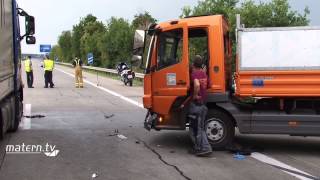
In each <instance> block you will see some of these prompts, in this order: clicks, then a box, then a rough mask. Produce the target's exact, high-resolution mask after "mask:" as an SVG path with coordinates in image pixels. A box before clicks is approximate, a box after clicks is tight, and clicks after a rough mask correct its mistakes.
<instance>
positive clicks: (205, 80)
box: [191, 70, 208, 103]
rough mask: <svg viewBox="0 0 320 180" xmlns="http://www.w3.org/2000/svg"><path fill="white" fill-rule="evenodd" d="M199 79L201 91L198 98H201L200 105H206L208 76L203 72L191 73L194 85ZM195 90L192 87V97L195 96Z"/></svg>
mask: <svg viewBox="0 0 320 180" xmlns="http://www.w3.org/2000/svg"><path fill="white" fill-rule="evenodd" d="M195 79H198V80H199V82H200V91H199V94H198V96H200V97H201V98H200V100H199V103H204V102H206V100H207V88H208V76H207V74H206V73H205V72H203V71H202V70H193V71H192V73H191V83H192V84H193V82H194V80H195ZM193 91H194V88H193V86H192V89H191V95H192V96H193Z"/></svg>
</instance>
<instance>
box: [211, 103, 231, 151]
mask: <svg viewBox="0 0 320 180" xmlns="http://www.w3.org/2000/svg"><path fill="white" fill-rule="evenodd" d="M205 131H206V134H207V137H208V140H209V143H210V144H211V146H212V148H213V149H216V150H222V149H225V148H226V147H227V146H228V145H230V144H231V143H232V142H233V138H234V133H235V126H234V123H233V121H232V119H231V117H230V116H229V115H228V114H226V113H224V112H223V111H221V110H218V109H209V110H208V114H207V120H206V125H205Z"/></svg>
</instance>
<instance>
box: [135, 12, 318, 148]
mask: <svg viewBox="0 0 320 180" xmlns="http://www.w3.org/2000/svg"><path fill="white" fill-rule="evenodd" d="M237 20H238V21H237V22H238V23H237V25H238V26H237V29H236V31H235V32H236V37H237V56H236V61H233V62H236V63H233V64H234V65H235V68H234V69H235V72H233V71H232V58H231V57H232V50H231V49H232V48H231V41H230V37H229V24H228V21H227V20H226V19H225V18H224V17H223V16H222V15H210V16H200V17H187V18H183V19H179V20H172V21H168V22H163V23H159V24H153V25H150V27H149V28H148V29H147V30H146V31H141V30H137V31H136V34H135V40H134V49H133V59H132V62H133V63H136V64H140V66H141V68H143V69H144V71H145V77H144V96H143V104H144V107H145V108H146V109H148V114H147V116H146V119H145V122H144V125H145V128H146V129H148V130H150V129H152V128H153V129H156V130H161V129H176V130H177V129H180V130H184V129H186V127H188V125H189V120H188V117H189V116H188V104H187V103H186V101H187V99H188V97H189V96H190V87H191V86H192V84H191V83H192V82H190V65H191V63H192V59H193V58H194V57H195V56H196V55H200V56H202V58H203V59H204V61H205V63H204V67H203V70H204V71H205V72H206V73H207V75H208V77H209V81H210V85H209V87H208V89H207V91H208V99H207V104H206V106H207V107H208V109H209V110H208V114H207V120H206V133H207V135H208V139H209V141H210V143H211V145H212V146H213V147H214V148H223V147H225V146H227V145H228V144H230V143H231V142H232V139H233V137H234V135H235V127H237V128H238V129H239V132H240V133H244V134H289V135H301V136H309V135H311V136H318V135H320V120H319V119H320V115H319V114H320V111H319V109H320V103H319V102H320V83H319V82H320V68H319V67H320V64H319V58H320V54H319V53H317V52H320V51H319V49H317V47H320V43H319V42H320V41H313V40H311V39H312V38H311V39H310V38H308V39H307V38H304V37H316V38H320V28H317V27H291V28H287V27H277V28H244V27H242V26H241V25H240V24H241V23H240V17H238V18H237ZM266 38H267V39H266ZM293 39H295V40H297V43H295V42H292V41H293ZM298 41H299V42H298ZM264 42H267V43H264ZM146 45H148V47H147V48H146V49H145V46H146ZM288 45H290V47H291V48H292V49H296V51H295V52H294V53H292V52H290V49H287V48H286V47H288ZM297 57H299V58H297ZM303 57H310V58H309V59H306V60H305V61H301V59H303ZM304 62H308V63H306V64H304Z"/></svg>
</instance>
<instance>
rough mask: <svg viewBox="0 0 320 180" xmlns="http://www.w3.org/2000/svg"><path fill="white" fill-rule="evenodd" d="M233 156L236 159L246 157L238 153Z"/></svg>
mask: <svg viewBox="0 0 320 180" xmlns="http://www.w3.org/2000/svg"><path fill="white" fill-rule="evenodd" d="M233 158H234V159H236V160H244V159H246V157H245V156H244V155H242V154H239V153H236V154H234V155H233Z"/></svg>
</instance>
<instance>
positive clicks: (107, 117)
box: [104, 114, 114, 119]
mask: <svg viewBox="0 0 320 180" xmlns="http://www.w3.org/2000/svg"><path fill="white" fill-rule="evenodd" d="M113 116H114V114H111V115H104V118H106V119H109V118H112V117H113Z"/></svg>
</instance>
